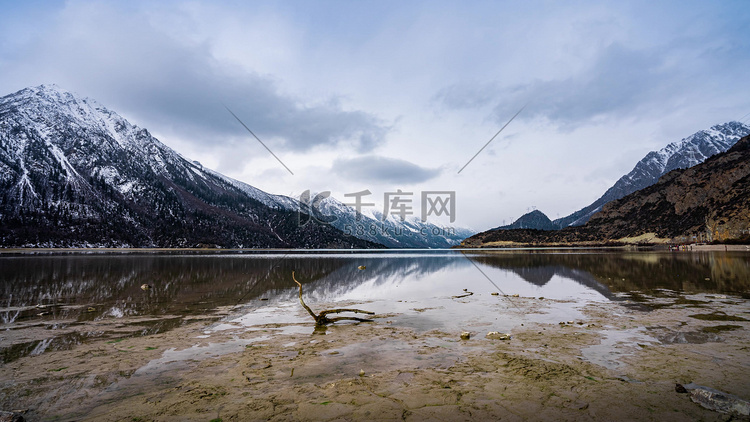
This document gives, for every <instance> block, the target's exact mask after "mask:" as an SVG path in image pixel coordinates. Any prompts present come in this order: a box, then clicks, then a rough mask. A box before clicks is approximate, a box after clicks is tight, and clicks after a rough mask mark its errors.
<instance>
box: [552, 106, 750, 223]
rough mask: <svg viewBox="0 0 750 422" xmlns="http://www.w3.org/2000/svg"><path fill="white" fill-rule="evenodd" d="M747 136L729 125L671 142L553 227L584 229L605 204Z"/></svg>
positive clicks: (744, 130) (745, 130)
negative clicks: (596, 197)
mask: <svg viewBox="0 0 750 422" xmlns="http://www.w3.org/2000/svg"><path fill="white" fill-rule="evenodd" d="M748 134H750V126H748V125H745V124H743V123H740V122H735V121H732V122H727V123H724V124H718V125H714V126H712V127H711V128H710V129H706V130H701V131H698V132H696V133H694V134H692V135H690V136H688V137H686V138H683V139H681V140H680V141H676V142H672V143H670V144H668V145H667V146H665V147H664V148H662V149H660V150H658V151H651V152H649V153H648V154H646V156H645V157H643V158H642V159H641V160H640V161H639V162H638V163H637V164H636V165H635V167H634V168H633V170H631V171H630V172H629V173H628V174H626V175H624V176H622V177H621V178H620V179H619V180H618V181H617V182H616V183H615V184H614V185H613V186H612V187H611V188H609V189H608V190H607V191H606V192H605V193H604V195H602V196H601V197H600V198H599V199H597V200H596V201H594V202H593V203H592V204H590V205H589V206H587V207H585V208H582V209H580V210H578V211H576V212H574V213H573V214H571V215H569V216H567V217H563V218H558V219H556V220H554V221H553V222H552V223H553V224H554V225H555V227H556V228H558V229H560V228H564V227H568V226H580V225H583V224H585V223H586V222H587V221H588V220H589V218H591V216H592V215H594V214H596V213H597V212H598V211H600V210H601V208H602V207H603V206H604V204H606V203H608V202H610V201H614V200H616V199H620V198H623V197H625V196H627V195H629V194H631V193H633V192H636V191H638V190H641V189H643V188H646V187H648V186H651V185H653V184H654V183H656V182H657V181H658V180H659V178H660V177H661V176H663V175H665V174H667V173H669V172H670V171H672V170H676V169H680V168H681V169H685V168H689V167H693V166H695V165H697V164H700V163H702V162H703V161H705V160H706V159H707V158H708V157H711V156H713V155H716V154H718V153H720V152H724V151H726V150H728V149H729V148H731V147H732V146H733V145H734V144H735V143H737V141H738V140H739V139H740V138H742V137H743V136H746V135H748Z"/></svg>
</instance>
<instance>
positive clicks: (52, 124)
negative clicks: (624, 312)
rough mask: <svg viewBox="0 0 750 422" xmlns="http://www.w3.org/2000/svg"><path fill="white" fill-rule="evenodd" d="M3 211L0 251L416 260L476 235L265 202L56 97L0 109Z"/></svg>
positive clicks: (140, 132)
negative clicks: (409, 254) (362, 254)
mask: <svg viewBox="0 0 750 422" xmlns="http://www.w3.org/2000/svg"><path fill="white" fill-rule="evenodd" d="M0 199H1V200H2V202H0V223H1V225H0V246H34V245H36V246H87V245H91V246H163V247H188V246H200V245H207V246H221V247H310V248H312V247H346V248H349V247H372V246H375V245H374V244H373V243H370V242H374V243H377V244H382V245H385V246H389V247H406V248H413V247H450V246H453V245H456V244H458V243H459V242H460V241H461V240H462V239H464V238H466V237H468V236H470V235H471V234H473V232H472V231H470V230H467V229H460V228H451V227H440V226H436V225H433V224H431V223H428V222H422V221H421V220H419V219H416V218H415V219H407V220H405V221H403V222H401V221H400V220H399V219H396V218H392V217H389V218H387V219H385V220H383V221H380V218H379V216H375V215H360V216H359V218H358V216H357V212H356V211H355V210H354V209H352V208H349V207H347V206H346V205H344V204H342V203H341V202H339V201H337V200H336V199H334V198H332V197H328V198H325V199H324V200H322V201H320V203H316V204H314V207H312V208H311V206H310V204H309V203H301V202H300V200H299V199H296V198H290V197H287V196H283V195H273V194H269V193H267V192H264V191H262V190H260V189H257V188H255V187H253V186H251V185H249V184H247V183H244V182H241V181H238V180H235V179H232V178H230V177H227V176H224V175H222V174H220V173H218V172H216V171H213V170H210V169H207V168H204V167H203V166H202V165H201V164H200V163H198V162H195V161H190V160H188V159H186V158H184V157H182V156H181V155H179V154H178V153H176V152H175V151H173V150H172V149H170V148H169V147H167V146H166V145H164V144H162V143H161V142H160V141H159V140H157V139H156V138H154V137H153V136H151V134H150V133H149V132H148V131H147V130H146V129H142V128H139V127H137V126H134V125H132V124H131V123H130V122H128V121H127V120H125V119H124V118H122V117H121V116H119V115H118V114H117V113H115V112H113V111H111V110H109V109H107V108H106V107H104V106H102V105H101V104H99V103H97V102H96V101H95V100H92V99H88V98H79V97H77V96H75V95H73V94H71V93H69V92H66V91H64V90H62V89H60V88H59V87H57V86H55V85H42V86H39V87H33V88H27V89H24V90H21V91H19V92H17V93H14V94H11V95H8V96H5V97H3V98H0ZM309 215H315V216H316V217H318V216H321V217H322V218H310V217H309ZM300 222H307V224H300Z"/></svg>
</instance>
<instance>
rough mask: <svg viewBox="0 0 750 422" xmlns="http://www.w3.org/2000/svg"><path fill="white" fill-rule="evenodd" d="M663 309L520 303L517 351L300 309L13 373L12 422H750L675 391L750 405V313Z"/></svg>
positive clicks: (101, 343)
mask: <svg viewBox="0 0 750 422" xmlns="http://www.w3.org/2000/svg"><path fill="white" fill-rule="evenodd" d="M659 296H660V297H658V298H654V297H645V298H644V297H639V300H645V301H646V302H647V303H649V304H651V306H650V307H646V306H644V305H643V304H640V303H634V302H630V301H626V300H623V301H617V302H589V303H586V304H582V305H581V306H580V308H578V311H579V312H578V313H577V314H576V315H577V316H578V317H577V318H576V319H575V320H571V321H556V322H550V321H549V318H542V317H539V316H544V315H547V316H549V315H550V314H551V313H552V314H554V308H555V307H556V306H562V305H566V304H565V303H563V302H565V301H556V300H549V299H540V298H531V297H517V298H513V300H512V302H510V301H505V302H503V303H506V304H507V306H506V312H507V315H501V318H500V319H501V320H502V319H504V317H507V318H508V319H510V320H513V321H514V323H513V327H512V328H511V329H510V330H504V331H505V332H509V334H510V335H511V339H510V340H492V339H487V338H485V335H486V334H487V332H489V331H495V330H496V329H497V327H498V326H503V327H505V326H507V324H506V325H503V324H502V323H492V322H491V320H488V321H485V322H482V321H479V322H478V321H476V320H474V321H472V322H470V323H467V326H464V327H463V330H466V331H469V332H470V333H471V335H472V336H471V338H470V339H468V340H461V339H460V334H461V331H460V330H455V331H453V330H449V331H445V330H442V331H440V330H418V329H415V328H413V327H411V326H409V324H405V323H404V321H407V320H408V318H410V317H412V316H413V315H419V314H420V313H424V312H441V311H444V310H441V309H431V310H425V309H420V308H416V307H415V308H413V309H411V310H409V311H404V310H403V308H399V309H400V310H399V311H398V312H393V313H391V314H386V313H383V312H380V313H379V314H378V315H376V318H375V320H374V322H371V323H358V324H352V323H339V324H335V325H332V326H329V327H328V328H327V329H326V330H325V331H320V330H319V331H315V330H314V329H313V327H312V325H311V322H310V321H311V320H310V318H309V316H307V315H306V314H305V313H304V310H303V309H302V308H301V307H299V306H289V307H287V308H278V309H276V310H275V311H273V312H271V313H270V314H269V315H270V317H265V316H264V317H263V318H261V319H259V320H258V321H256V322H254V323H253V324H241V323H238V322H237V321H239V319H238V316H239V317H240V318H241V315H242V314H243V312H246V313H249V314H252V313H253V312H256V311H253V310H249V311H244V310H242V309H239V310H238V309H223V310H221V311H220V313H219V315H206V316H196V317H195V319H194V320H192V321H188V322H187V323H185V324H184V325H183V326H181V327H178V328H176V329H173V330H171V331H168V332H165V333H162V334H155V335H148V336H143V337H125V338H118V339H110V340H106V339H105V340H94V341H91V342H84V343H83V344H80V345H78V346H76V347H74V348H72V349H71V350H64V351H47V352H45V353H42V354H40V355H37V356H27V357H23V358H20V359H18V360H15V361H12V362H10V363H7V364H4V365H2V366H0V380H1V381H0V383H1V384H0V386H1V388H0V405H1V407H0V409H2V410H15V411H23V412H24V415H25V417H26V418H27V420H31V421H35V420H60V421H66V420H91V421H94V420H95V421H151V420H154V421H209V420H212V419H215V418H220V419H221V420H222V421H252V420H272V421H287V420H288V421H297V420H303V421H306V420H309V421H318V420H324V421H344V420H407V421H425V420H435V421H454V420H455V421H463V420H466V421H469V420H471V421H483V420H518V421H522V420H575V421H579V420H583V421H585V420H648V421H665V420H666V421H669V420H674V421H683V420H706V421H715V420H717V421H723V420H738V419H739V420H748V418H747V417H738V416H734V417H732V416H730V415H725V414H721V413H717V412H714V411H711V410H707V409H704V408H702V407H701V406H699V405H698V404H695V403H693V402H691V401H690V399H689V398H688V395H687V394H679V393H677V392H675V384H676V383H682V384H686V383H690V382H693V383H696V384H700V385H705V386H708V387H712V388H715V389H717V390H721V391H724V392H727V393H731V394H734V395H737V396H739V397H742V398H744V399H749V398H750V383H749V382H748V381H747V380H748V379H750V350H749V349H748V347H750V335H748V329H750V321H747V320H750V306H748V305H750V300H747V299H743V298H740V297H736V296H717V295H710V294H699V295H688V296H681V295H678V294H677V293H674V292H670V291H663V292H661V294H660V295H659ZM475 298H476V297H475V296H472V297H466V298H461V299H460V300H459V301H458V303H457V304H456V306H459V307H471V306H472V300H474V299H475ZM500 299H503V298H500ZM505 299H510V298H505ZM309 304H310V305H311V306H313V307H314V308H316V309H323V308H325V307H329V306H328V305H330V307H341V306H342V304H341V303H335V304H324V303H314V304H313V303H309ZM345 305H347V306H348V305H352V306H354V307H357V308H362V309H368V305H372V306H375V305H376V304H374V303H368V302H356V303H355V302H352V303H347V304H345ZM375 307H376V306H375ZM700 315H703V316H700ZM706 315H708V316H706ZM535 316H537V317H535ZM206 318H210V320H207V319H206ZM279 321H282V322H279ZM269 322H274V323H269ZM561 322H562V324H561ZM101 323H102V322H99V324H101ZM136 325H137V324H136ZM457 326H461V323H460V321H459V322H458V323H457ZM130 328H132V326H131V327H130ZM3 335H8V334H7V332H6V333H5V334H3ZM732 418H734V419H732ZM743 418H744V419H743Z"/></svg>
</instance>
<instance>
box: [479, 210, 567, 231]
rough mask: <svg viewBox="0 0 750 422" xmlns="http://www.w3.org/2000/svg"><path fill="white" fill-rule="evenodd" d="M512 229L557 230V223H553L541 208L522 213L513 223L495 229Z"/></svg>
mask: <svg viewBox="0 0 750 422" xmlns="http://www.w3.org/2000/svg"><path fill="white" fill-rule="evenodd" d="M512 229H534V230H555V225H554V224H552V221H551V220H550V219H549V217H547V215H546V214H544V213H543V212H541V211H539V210H534V211H531V212H529V213H526V214H524V215H522V216H521V217H519V218H518V219H517V220H516V221H514V222H512V223H511V224H508V225H506V226H500V227H497V228H495V229H494V230H512Z"/></svg>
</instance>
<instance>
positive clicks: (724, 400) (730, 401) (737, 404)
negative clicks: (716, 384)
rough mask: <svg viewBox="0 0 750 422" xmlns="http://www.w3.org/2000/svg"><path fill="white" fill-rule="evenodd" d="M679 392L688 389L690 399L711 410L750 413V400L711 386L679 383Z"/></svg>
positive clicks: (677, 389)
mask: <svg viewBox="0 0 750 422" xmlns="http://www.w3.org/2000/svg"><path fill="white" fill-rule="evenodd" d="M675 390H676V391H677V392H682V391H683V390H685V391H687V393H688V394H690V400H692V401H693V402H695V403H698V404H699V405H701V406H703V407H705V408H706V409H709V410H715V411H717V412H721V413H735V414H738V415H744V416H749V415H750V402H748V401H747V400H743V399H741V398H739V397H737V396H735V395H732V394H728V393H723V392H721V391H718V390H714V389H713V388H710V387H704V386H702V385H697V384H693V383H690V384H685V385H680V384H677V386H676V387H675Z"/></svg>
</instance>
